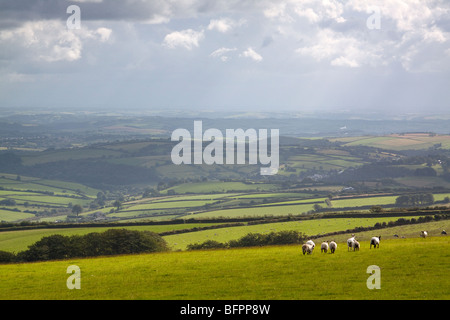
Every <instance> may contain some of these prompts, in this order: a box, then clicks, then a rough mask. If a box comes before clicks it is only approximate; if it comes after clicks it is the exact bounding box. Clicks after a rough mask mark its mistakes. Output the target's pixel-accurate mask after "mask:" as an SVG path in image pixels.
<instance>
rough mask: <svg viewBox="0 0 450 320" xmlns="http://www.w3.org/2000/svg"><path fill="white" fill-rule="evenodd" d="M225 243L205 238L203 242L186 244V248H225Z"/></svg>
mask: <svg viewBox="0 0 450 320" xmlns="http://www.w3.org/2000/svg"><path fill="white" fill-rule="evenodd" d="M226 247H227V245H226V244H224V243H221V242H218V241H215V240H207V241H205V242H203V243H195V244H189V245H188V246H187V249H188V250H202V249H221V248H226Z"/></svg>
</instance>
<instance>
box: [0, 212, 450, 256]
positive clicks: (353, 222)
mask: <svg viewBox="0 0 450 320" xmlns="http://www.w3.org/2000/svg"><path fill="white" fill-rule="evenodd" d="M404 218H405V219H410V218H411V217H404ZM414 218H416V219H417V218H418V217H417V216H415V217H414ZM398 219H399V217H390V218H386V217H384V218H334V219H312V220H300V221H290V222H277V223H265V224H256V225H248V226H238V227H229V228H220V229H212V230H203V231H197V232H189V233H181V234H175V235H169V236H165V237H164V239H165V240H166V241H167V242H168V244H169V245H170V246H171V248H172V249H173V250H185V249H186V246H187V245H188V244H194V243H202V242H204V241H206V240H215V241H218V242H222V243H224V242H228V241H230V240H236V239H239V238H240V237H243V236H245V235H246V234H248V233H263V234H264V233H270V232H279V231H285V230H295V231H299V232H302V233H304V234H306V235H308V236H318V235H319V236H320V235H321V234H326V233H331V232H336V231H345V230H349V229H354V228H356V227H371V226H374V225H375V224H376V223H382V222H386V223H387V222H389V221H396V220H398ZM433 226H434V225H433V222H430V223H427V224H415V225H408V226H402V227H403V228H402V229H401V230H402V231H399V230H396V231H393V232H391V231H390V229H391V228H387V229H382V230H381V231H383V235H386V236H387V232H389V238H392V235H393V234H394V233H395V232H397V233H398V234H400V235H403V234H407V235H408V236H413V237H414V236H418V235H419V234H420V230H422V228H426V229H427V230H433V234H434V235H439V234H440V232H441V231H442V230H450V221H449V220H443V221H439V222H436V226H435V228H434V229H433V228H432V227H433ZM406 227H409V228H408V229H407V231H403V230H404V229H405V228H406ZM388 230H389V231H388ZM373 232H376V233H378V232H379V231H378V230H377V231H371V233H373ZM430 234H431V233H430ZM0 236H1V234H0ZM333 237H335V238H338V237H337V236H333ZM328 238H329V236H328V237H327V239H325V240H330V239H328ZM363 238H364V237H363V236H362V237H360V239H363ZM344 240H346V239H342V241H344Z"/></svg>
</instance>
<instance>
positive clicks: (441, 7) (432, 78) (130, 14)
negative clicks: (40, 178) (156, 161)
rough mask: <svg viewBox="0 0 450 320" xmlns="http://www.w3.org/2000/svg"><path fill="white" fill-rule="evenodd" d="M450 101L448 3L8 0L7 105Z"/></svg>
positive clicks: (3, 75)
mask: <svg viewBox="0 0 450 320" xmlns="http://www.w3.org/2000/svg"><path fill="white" fill-rule="evenodd" d="M71 5H76V6H77V8H79V10H78V9H75V10H73V9H71V8H73V7H70V8H69V6H71ZM449 102H450V1H447V0H319V1H312V0H280V1H270V0H217V1H211V0H180V1H178V0H121V1H117V0H78V1H65V0H59V1H56V0H41V1H24V0H0V107H7V108H60V109H66V108H72V109H77V108H79V109H80V110H81V109H83V110H86V109H87V110H97V109H98V110H100V109H101V110H109V109H111V110H113V109H115V110H131V109H139V110H146V111H152V110H169V109H179V110H184V111H186V112H190V111H192V112H193V111H198V110H200V111H201V110H205V111H206V110H208V111H243V112H250V113H251V112H259V111H265V112H280V111H289V112H298V113H302V112H334V111H347V112H369V113H370V112H375V113H450V103H449Z"/></svg>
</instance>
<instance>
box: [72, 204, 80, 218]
mask: <svg viewBox="0 0 450 320" xmlns="http://www.w3.org/2000/svg"><path fill="white" fill-rule="evenodd" d="M81 212H83V207H81V206H80V205H79V204H76V205H74V206H72V213H74V214H76V215H77V217H78V215H79V214H80V213H81Z"/></svg>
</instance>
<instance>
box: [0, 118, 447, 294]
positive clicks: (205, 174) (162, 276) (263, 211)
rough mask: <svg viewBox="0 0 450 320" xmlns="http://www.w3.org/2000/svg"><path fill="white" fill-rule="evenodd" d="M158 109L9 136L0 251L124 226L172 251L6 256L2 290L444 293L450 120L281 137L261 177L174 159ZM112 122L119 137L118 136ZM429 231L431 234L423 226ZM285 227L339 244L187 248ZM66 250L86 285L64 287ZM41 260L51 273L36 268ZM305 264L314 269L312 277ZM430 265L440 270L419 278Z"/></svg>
mask: <svg viewBox="0 0 450 320" xmlns="http://www.w3.org/2000/svg"><path fill="white" fill-rule="evenodd" d="M128 121H129V120H128ZM158 121H159V120H158ZM158 121H156V122H153V124H152V125H153V128H150V127H148V126H146V125H144V124H143V123H140V122H139V121H138V122H135V123H133V124H132V121H131V122H130V123H128V124H125V123H121V124H111V123H110V122H108V125H107V126H105V127H103V128H100V129H99V131H98V132H97V133H98V135H94V136H92V140H89V141H91V143H82V141H83V139H82V138H81V137H80V136H72V137H71V138H67V137H66V136H64V139H61V140H58V137H59V134H50V138H49V139H50V141H52V142H53V143H54V144H55V145H57V146H59V147H56V148H55V147H53V146H52V145H51V144H49V142H48V141H46V140H45V141H46V142H45V143H44V142H42V145H40V144H36V145H33V148H31V147H30V145H27V146H28V147H26V146H25V145H20V142H18V141H19V140H17V141H15V143H17V144H18V145H16V146H15V147H13V146H9V149H8V148H6V149H2V150H3V151H1V152H0V164H1V168H0V170H1V171H2V172H1V173H0V202H1V203H2V204H1V205H0V220H1V224H0V252H1V253H8V254H11V253H14V254H16V253H19V252H21V251H24V250H27V248H29V246H31V245H33V244H35V243H36V242H38V241H39V240H41V239H42V238H43V237H48V236H52V235H62V236H74V235H78V236H82V235H86V234H89V233H100V232H104V231H106V230H109V229H118V228H126V229H130V230H138V231H151V232H155V233H157V234H159V235H160V236H161V237H162V239H163V240H164V241H165V242H166V243H167V244H168V247H169V248H170V251H169V252H164V253H152V254H139V255H129V256H114V257H95V258H79V259H72V258H70V259H68V260H64V261H50V262H35V263H20V264H15V263H11V264H3V265H0V288H1V290H0V298H2V299H22V298H24V297H26V298H27V299H105V298H106V299H287V300H299V299H448V298H449V292H448V290H446V288H447V287H448V286H445V281H438V280H437V279H438V278H439V277H441V278H443V279H445V280H446V279H447V276H446V274H448V264H446V261H448V254H447V253H444V254H442V252H447V251H448V250H447V249H448V245H449V243H448V240H447V238H446V236H444V235H442V234H441V231H442V230H450V224H449V221H450V220H449V219H448V212H449V209H448V207H449V204H450V175H449V171H448V170H449V168H450V160H449V159H450V153H448V152H447V149H446V148H448V147H449V146H450V144H449V141H450V140H449V138H448V136H447V135H443V134H428V133H427V134H424V133H422V134H417V133H411V134H409V133H405V134H403V133H402V134H400V133H398V134H391V135H384V136H375V135H359V136H355V135H353V136H347V135H344V136H342V135H339V134H337V137H336V136H333V137H328V135H325V134H322V135H320V136H317V135H316V136H314V137H312V136H298V135H297V134H293V135H291V136H286V137H281V139H280V142H281V143H280V168H279V171H278V174H277V175H274V176H264V177H263V176H261V175H260V174H259V169H260V168H259V167H258V166H252V165H248V164H244V165H205V164H201V165H174V164H173V163H172V162H171V160H170V150H171V148H172V146H173V143H172V142H171V141H170V140H168V139H167V136H165V135H166V134H167V132H169V131H170V130H168V128H170V126H169V125H168V124H167V123H164V121H165V120H161V121H162V123H159V122H158ZM177 121H180V123H181V124H186V123H190V120H189V121H187V120H186V121H187V122H183V121H185V120H183V121H182V120H180V119H178V120H177ZM175 123H177V122H174V124H172V123H170V125H171V126H172V125H175ZM285 128H286V127H285ZM290 128H291V130H292V131H291V132H295V129H294V128H295V126H292V127H290ZM116 130H119V131H120V132H121V133H120V136H119V135H114V136H113V137H114V138H112V137H109V134H110V133H111V132H117V131H116ZM143 133H145V134H151V135H152V136H151V137H142V134H143ZM80 134H81V136H83V134H84V133H80ZM86 135H87V136H89V137H90V135H91V133H89V135H88V134H86ZM85 137H86V136H85ZM108 137H109V138H108ZM131 137H133V138H131ZM32 139H34V138H32ZM90 139H91V137H90ZM5 141H7V142H8V141H9V140H5ZM8 143H9V142H8ZM11 143H12V142H11ZM60 144H61V145H60ZM419 194H427V195H429V196H430V197H429V198H430V199H431V200H430V201H429V202H427V203H414V205H411V206H409V205H408V206H407V205H401V204H398V203H397V199H398V198H399V197H400V196H411V197H413V196H414V195H419ZM74 208H77V210H73V209H74ZM78 209H80V210H79V211H78ZM421 230H428V231H429V234H430V237H429V238H427V239H421V238H419V234H420V231H421ZM283 231H296V232H299V233H301V234H303V235H306V236H307V237H309V238H313V239H314V241H316V243H317V244H318V243H320V242H321V241H324V240H325V241H327V240H330V239H331V238H332V239H335V240H336V241H337V242H338V244H339V250H338V252H337V253H336V254H335V255H330V254H326V255H325V254H322V255H321V254H320V252H319V250H316V251H315V252H314V253H313V255H311V256H303V255H301V253H300V248H299V245H283V246H268V247H253V248H240V249H237V248H228V249H223V250H218V249H214V250H208V251H204V250H199V251H198V250H189V249H190V248H191V247H190V246H189V245H195V244H201V243H204V242H206V241H210V240H213V241H214V242H217V243H220V244H226V243H228V242H230V241H236V240H238V239H240V238H242V237H244V236H246V235H248V234H261V235H269V234H271V233H276V232H283ZM350 233H353V234H355V235H356V236H357V238H358V239H359V240H360V242H361V251H360V252H355V253H353V252H347V250H343V249H345V241H346V239H347V238H348V237H349V236H350ZM375 234H376V235H381V236H382V239H383V240H382V246H381V249H380V250H379V251H374V250H372V251H370V250H368V249H367V248H368V241H369V239H370V237H371V236H373V235H375ZM394 235H396V236H394ZM437 247H441V248H444V249H443V250H445V251H443V250H441V251H440V250H438V249H437ZM274 257H276V259H274ZM423 259H428V260H432V261H433V262H432V263H431V264H424V263H422V262H421V261H423ZM71 264H75V265H78V266H80V267H81V270H82V288H83V289H82V290H78V291H70V290H67V288H66V286H65V280H66V279H67V274H66V273H65V268H67V266H68V265H71ZM372 264H375V265H379V266H380V267H381V270H382V279H383V280H382V289H381V290H368V289H367V287H366V285H365V283H366V282H365V280H366V279H367V273H366V268H367V266H369V265H372ZM411 265H414V266H416V267H415V268H410V267H409V268H408V266H411ZM223 266H226V268H224V267H223ZM44 269H45V270H46V271H45V272H46V277H41V278H39V279H38V275H39V272H40V271H41V270H44ZM61 270H62V271H63V272H61ZM305 270H312V273H311V277H312V280H311V279H309V280H308V279H307V277H305V276H304V274H305ZM330 270H337V272H335V273H332V272H330ZM405 270H407V272H404V271H405ZM344 271H345V272H344ZM430 273H431V274H433V277H432V279H430V280H429V281H426V280H424V278H423V277H424V275H426V274H430ZM411 279H413V280H414V281H412V282H411ZM405 282H408V284H409V282H411V285H410V286H409V285H408V286H404V285H402V284H404V283H405ZM424 286H425V289H424V290H423V291H420V290H419V288H424ZM149 287H151V288H152V289H151V290H149ZM49 288H53V289H51V290H50V289H49ZM124 288H126V289H125V290H124ZM350 291H351V292H352V295H351V297H348V292H350Z"/></svg>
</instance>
